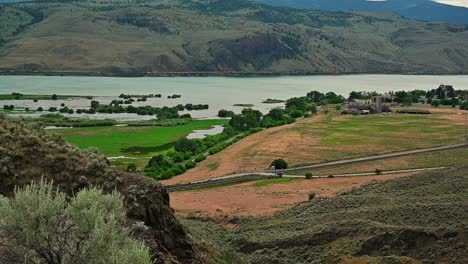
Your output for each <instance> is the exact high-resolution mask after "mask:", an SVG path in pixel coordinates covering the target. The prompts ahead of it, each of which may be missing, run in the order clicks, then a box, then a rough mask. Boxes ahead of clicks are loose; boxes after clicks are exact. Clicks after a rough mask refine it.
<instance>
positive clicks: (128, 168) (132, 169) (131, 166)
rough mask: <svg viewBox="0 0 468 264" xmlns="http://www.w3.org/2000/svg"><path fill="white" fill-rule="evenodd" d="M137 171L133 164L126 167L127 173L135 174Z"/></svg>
mask: <svg viewBox="0 0 468 264" xmlns="http://www.w3.org/2000/svg"><path fill="white" fill-rule="evenodd" d="M136 170H137V166H136V165H135V163H130V164H128V165H127V171H128V172H135V171H136Z"/></svg>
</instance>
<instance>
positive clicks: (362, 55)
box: [0, 0, 468, 75]
mask: <svg viewBox="0 0 468 264" xmlns="http://www.w3.org/2000/svg"><path fill="white" fill-rule="evenodd" d="M0 22H1V23H0V28H1V30H0V31H1V33H0V70H3V71H16V72H88V73H90V74H101V73H102V74H112V75H141V74H144V73H146V72H153V73H157V72H167V71H241V72H245V73H248V72H250V73H252V72H263V71H266V72H272V73H288V74H299V73H301V74H307V73H358V72H367V73H383V72H385V73H466V72H468V62H467V61H468V60H467V59H466V58H468V46H467V45H465V44H466V43H467V41H468V28H467V27H466V26H456V25H448V24H434V23H423V22H417V21H413V20H407V19H403V18H401V17H398V16H393V15H382V14H379V15H377V14H368V13H344V12H322V11H301V10H295V9H287V8H278V7H269V6H266V5H262V4H259V3H254V2H250V1H244V0H234V1H220V0H210V1H208V0H204V1H188V0H180V1H163V0H159V1H140V2H139V3H138V4H128V3H127V2H119V1H109V2H107V1H99V2H90V1H76V2H75V1H67V2H33V3H19V4H9V5H0Z"/></svg>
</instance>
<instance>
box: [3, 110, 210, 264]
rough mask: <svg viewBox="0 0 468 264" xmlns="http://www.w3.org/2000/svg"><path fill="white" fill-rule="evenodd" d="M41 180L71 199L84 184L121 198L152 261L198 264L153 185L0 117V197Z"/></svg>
mask: <svg viewBox="0 0 468 264" xmlns="http://www.w3.org/2000/svg"><path fill="white" fill-rule="evenodd" d="M41 178H44V179H46V180H48V181H53V182H54V184H55V185H57V186H58V187H59V189H60V190H61V191H63V192H66V193H68V194H69V195H73V194H74V193H76V192H77V191H79V190H80V189H82V188H85V187H87V186H91V185H92V186H99V187H101V188H103V190H104V191H106V192H111V191H113V190H115V189H117V190H118V191H119V192H120V193H122V195H123V196H124V197H125V203H126V205H127V215H128V220H129V224H132V223H135V222H143V223H144V224H145V228H144V229H143V230H141V232H135V234H136V236H137V237H138V238H140V239H142V240H143V241H145V243H146V244H147V245H148V246H149V247H150V250H151V254H152V257H153V259H154V261H155V263H204V262H205V259H204V257H203V255H202V254H201V253H200V252H199V251H198V249H197V248H196V247H195V246H194V244H193V243H192V241H191V240H190V239H189V238H188V236H187V233H186V232H185V230H184V228H183V227H182V225H181V224H180V223H179V222H178V220H177V219H176V218H175V215H174V212H173V210H172V208H171V207H170V205H169V195H168V193H167V191H166V189H165V188H164V187H163V186H162V185H160V184H158V183H157V182H156V181H154V180H152V179H149V178H146V177H143V176H139V175H134V174H129V173H124V172H119V171H115V170H114V169H113V168H111V166H110V164H109V162H108V160H107V159H105V158H104V157H103V156H102V155H100V154H99V153H98V152H97V151H96V150H92V149H90V150H86V151H82V150H79V149H78V148H76V147H74V146H72V145H70V144H68V143H66V142H65V141H64V140H63V139H62V138H60V137H58V136H55V135H52V134H48V133H46V132H45V131H44V130H41V129H40V128H38V127H35V126H32V125H29V124H23V123H21V122H17V121H13V120H11V119H9V118H6V117H4V116H0V194H2V195H5V196H9V195H11V194H12V193H13V191H14V188H15V186H23V185H25V184H29V183H30V182H31V181H37V180H40V179H41Z"/></svg>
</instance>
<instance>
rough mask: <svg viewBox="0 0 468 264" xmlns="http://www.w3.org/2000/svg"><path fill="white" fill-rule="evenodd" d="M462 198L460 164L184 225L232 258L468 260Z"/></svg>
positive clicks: (467, 172) (466, 180) (465, 192)
mask: <svg viewBox="0 0 468 264" xmlns="http://www.w3.org/2000/svg"><path fill="white" fill-rule="evenodd" d="M467 198H468V168H467V167H460V168H454V169H447V170H444V171H437V172H429V173H424V174H421V175H414V176H410V177H405V178H399V179H394V180H388V181H378V182H375V183H371V184H369V185H367V186H363V187H360V188H355V189H353V190H352V191H349V192H343V193H340V194H338V196H337V197H333V198H314V199H312V200H310V201H309V202H304V203H301V204H298V205H297V206H296V207H294V208H292V209H290V210H286V211H282V212H279V213H278V214H276V215H274V216H271V217H256V218H248V219H234V218H233V219H224V223H226V222H229V223H231V224H232V225H231V226H230V227H229V228H223V227H220V225H216V224H214V223H212V222H209V221H206V220H204V219H200V220H197V219H186V220H184V221H183V224H184V225H187V226H188V227H189V230H190V232H191V233H192V234H193V235H194V237H195V240H196V241H204V242H205V243H207V244H208V245H214V246H216V245H218V247H220V245H221V249H222V250H225V251H227V252H238V253H239V256H238V257H240V258H242V257H243V260H241V261H238V262H234V261H233V262H232V263H258V264H262V263H310V264H319V263H350V264H351V263H376V264H377V263H379V264H384V263H385V264H386V263H411V264H413V263H414V264H416V263H468V250H467V248H466V243H467V242H468V241H467V238H468V230H467V229H466V227H467V224H468V212H467V210H466V208H467V206H468V202H467V201H468V200H467ZM233 226H234V227H233ZM229 247H230V248H231V249H229ZM230 258H231V259H235V258H234V257H232V256H230Z"/></svg>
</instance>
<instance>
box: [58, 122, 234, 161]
mask: <svg viewBox="0 0 468 264" xmlns="http://www.w3.org/2000/svg"><path fill="white" fill-rule="evenodd" d="M227 122H228V121H227V120H225V119H216V120H195V121H192V122H190V123H188V124H185V125H180V126H171V127H155V126H152V127H115V126H114V127H90V128H73V129H63V130H55V131H54V132H56V133H58V134H60V135H62V136H63V137H64V138H65V139H66V140H68V141H69V142H71V143H72V144H75V145H76V146H78V147H80V148H89V147H96V148H97V149H99V150H100V151H101V152H102V153H103V154H104V155H106V156H107V157H118V156H125V157H129V158H128V159H122V160H118V162H117V165H118V164H120V163H127V162H130V161H132V162H135V163H137V165H140V166H142V165H144V164H145V163H146V161H147V160H148V159H149V158H151V157H152V156H154V154H156V153H159V152H163V151H167V150H169V149H171V148H172V145H173V143H174V142H175V141H176V140H178V139H180V138H182V137H185V136H187V135H188V134H189V133H190V132H192V131H193V130H197V129H208V128H210V127H212V126H214V125H224V124H226V123H227Z"/></svg>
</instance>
